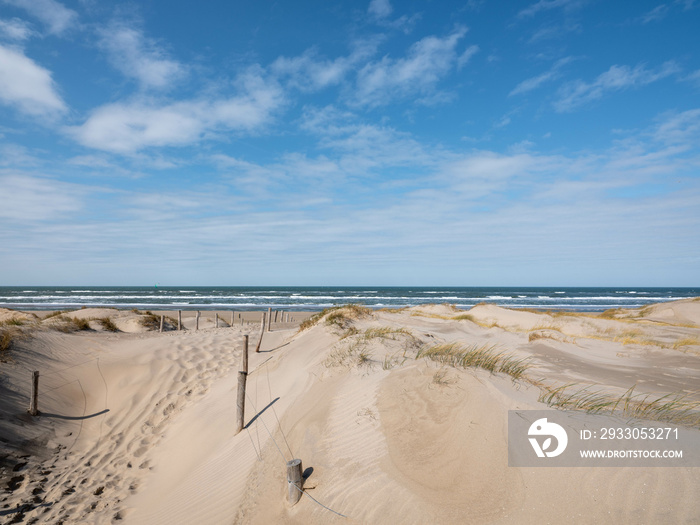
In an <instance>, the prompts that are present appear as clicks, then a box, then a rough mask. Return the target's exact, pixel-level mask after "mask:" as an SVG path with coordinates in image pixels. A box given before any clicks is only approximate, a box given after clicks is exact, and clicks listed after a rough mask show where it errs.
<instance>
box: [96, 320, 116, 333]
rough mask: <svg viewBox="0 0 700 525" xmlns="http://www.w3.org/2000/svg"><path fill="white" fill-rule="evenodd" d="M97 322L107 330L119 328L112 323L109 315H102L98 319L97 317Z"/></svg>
mask: <svg viewBox="0 0 700 525" xmlns="http://www.w3.org/2000/svg"><path fill="white" fill-rule="evenodd" d="M97 322H98V323H100V325H102V328H104V329H105V330H107V331H108V332H118V331H119V328H117V325H116V324H114V321H112V319H111V318H109V317H102V318H100V319H97Z"/></svg>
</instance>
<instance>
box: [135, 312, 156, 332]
mask: <svg viewBox="0 0 700 525" xmlns="http://www.w3.org/2000/svg"><path fill="white" fill-rule="evenodd" d="M139 313H140V314H141V316H142V317H141V319H139V322H140V323H141V326H143V327H145V328H147V329H149V330H158V329H159V328H160V317H158V316H157V315H155V314H154V313H152V312H150V311H145V312H139Z"/></svg>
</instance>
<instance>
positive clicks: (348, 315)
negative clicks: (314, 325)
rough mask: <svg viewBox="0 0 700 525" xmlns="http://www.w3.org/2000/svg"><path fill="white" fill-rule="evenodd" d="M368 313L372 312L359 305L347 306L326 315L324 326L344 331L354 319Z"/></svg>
mask: <svg viewBox="0 0 700 525" xmlns="http://www.w3.org/2000/svg"><path fill="white" fill-rule="evenodd" d="M370 313H372V310H370V309H369V308H366V307H364V306H360V305H359V304H349V305H347V306H343V307H341V308H338V309H336V310H335V311H333V312H331V313H330V314H328V316H327V317H326V324H327V325H328V326H337V327H338V328H340V329H342V330H345V329H347V328H348V326H349V325H350V323H351V322H352V321H353V320H354V319H359V318H361V317H365V316H368V315H369V314H370Z"/></svg>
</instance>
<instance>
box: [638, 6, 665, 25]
mask: <svg viewBox="0 0 700 525" xmlns="http://www.w3.org/2000/svg"><path fill="white" fill-rule="evenodd" d="M667 14H668V6H667V5H666V4H660V5H658V6H656V7H655V8H654V9H652V10H651V11H649V12H647V13H645V14H644V15H643V16H642V18H641V20H642V23H643V24H648V23H649V22H654V21H656V20H661V19H663V18H664V17H665V16H666V15H667Z"/></svg>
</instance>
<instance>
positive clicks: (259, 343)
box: [255, 312, 265, 353]
mask: <svg viewBox="0 0 700 525" xmlns="http://www.w3.org/2000/svg"><path fill="white" fill-rule="evenodd" d="M264 333H265V312H263V314H262V320H261V321H260V339H259V340H258V346H256V347H255V352H256V353H257V352H259V351H260V345H261V344H262V338H263V334H264Z"/></svg>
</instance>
